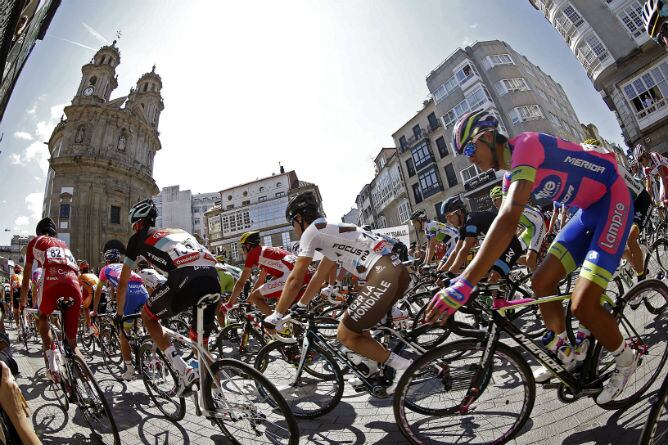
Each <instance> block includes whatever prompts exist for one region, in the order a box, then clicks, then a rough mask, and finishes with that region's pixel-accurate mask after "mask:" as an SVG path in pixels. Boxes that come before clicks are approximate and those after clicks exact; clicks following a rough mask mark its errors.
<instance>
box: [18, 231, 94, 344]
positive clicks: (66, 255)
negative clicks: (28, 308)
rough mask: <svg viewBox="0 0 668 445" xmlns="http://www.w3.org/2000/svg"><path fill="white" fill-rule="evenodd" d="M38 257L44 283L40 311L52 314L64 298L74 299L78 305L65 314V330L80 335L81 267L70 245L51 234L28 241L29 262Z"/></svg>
mask: <svg viewBox="0 0 668 445" xmlns="http://www.w3.org/2000/svg"><path fill="white" fill-rule="evenodd" d="M34 260H36V261H37V263H39V265H40V266H41V267H42V283H43V286H40V288H39V292H41V295H40V296H38V301H40V305H39V312H40V313H42V314H44V315H49V314H51V312H53V311H54V310H55V309H56V306H57V301H58V299H60V298H64V299H66V300H68V299H71V300H73V302H74V304H73V305H72V306H71V307H70V308H69V309H68V310H67V311H66V312H65V314H63V318H64V322H65V333H66V335H67V336H68V337H69V338H76V334H77V325H78V323H79V308H80V307H81V289H80V287H79V278H78V276H77V272H78V271H79V267H78V266H77V262H76V261H75V259H74V257H73V256H72V252H70V249H69V248H68V247H67V244H66V243H65V242H64V241H62V240H59V239H58V238H53V237H50V236H45V235H41V236H38V237H37V238H33V239H32V240H31V241H30V242H29V243H28V249H27V254H26V264H32V262H33V261H34Z"/></svg>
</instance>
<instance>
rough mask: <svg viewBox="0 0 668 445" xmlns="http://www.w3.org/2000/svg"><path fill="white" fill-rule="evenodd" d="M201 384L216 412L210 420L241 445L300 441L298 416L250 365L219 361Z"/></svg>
mask: <svg viewBox="0 0 668 445" xmlns="http://www.w3.org/2000/svg"><path fill="white" fill-rule="evenodd" d="M211 373H212V376H214V378H215V383H214V382H213V381H212V379H211V378H206V379H205V383H204V388H203V389H202V390H203V391H204V393H203V397H204V403H205V406H207V407H208V408H209V409H210V410H212V411H214V412H215V413H216V417H212V418H211V420H212V421H213V422H214V423H216V425H218V427H219V428H220V430H221V431H222V432H223V434H225V436H227V438H228V439H229V440H230V441H232V443H235V444H240V445H258V444H265V443H266V444H288V445H296V444H297V443H299V429H298V427H297V419H295V416H294V415H293V414H292V412H291V411H290V407H289V406H288V403H287V402H286V401H285V399H284V398H283V397H282V396H281V394H280V393H279V392H278V390H277V389H276V387H274V385H272V384H271V382H270V381H269V380H268V379H267V378H266V377H265V376H263V375H262V374H260V372H258V371H256V370H255V369H253V368H252V367H251V366H250V365H247V364H246V363H243V362H240V361H238V360H233V359H222V360H218V361H217V362H215V363H214V364H213V365H212V366H211Z"/></svg>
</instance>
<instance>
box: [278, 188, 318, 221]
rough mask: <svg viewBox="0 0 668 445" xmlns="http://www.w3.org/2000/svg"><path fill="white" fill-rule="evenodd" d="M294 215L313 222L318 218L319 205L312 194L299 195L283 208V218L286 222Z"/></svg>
mask: <svg viewBox="0 0 668 445" xmlns="http://www.w3.org/2000/svg"><path fill="white" fill-rule="evenodd" d="M296 215H301V217H302V218H306V220H309V221H314V220H316V219H318V218H320V217H321V216H322V215H321V214H320V203H319V202H318V200H317V199H316V197H315V195H314V194H313V193H312V192H305V193H301V194H299V195H297V196H295V197H294V198H292V199H291V200H290V202H289V203H288V206H287V207H286V208H285V218H286V219H287V220H288V222H290V223H291V222H292V219H293V218H294V217H295V216H296Z"/></svg>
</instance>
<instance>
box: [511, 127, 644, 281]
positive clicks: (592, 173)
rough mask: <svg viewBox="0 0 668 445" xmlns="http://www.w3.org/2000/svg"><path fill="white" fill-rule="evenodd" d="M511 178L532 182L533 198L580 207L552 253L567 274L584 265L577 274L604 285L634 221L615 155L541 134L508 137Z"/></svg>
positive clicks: (556, 241) (601, 149) (609, 276)
mask: <svg viewBox="0 0 668 445" xmlns="http://www.w3.org/2000/svg"><path fill="white" fill-rule="evenodd" d="M509 145H510V149H511V153H512V161H511V171H510V172H508V173H507V174H506V175H505V176H504V181H503V188H504V191H505V190H507V189H508V187H510V184H511V183H512V182H515V181H521V180H524V181H529V182H531V183H532V184H533V188H532V194H533V196H534V198H535V199H537V200H542V199H550V200H552V201H558V202H560V203H562V204H563V205H565V206H567V207H576V208H578V209H580V210H579V211H578V212H577V213H576V214H575V215H574V216H573V218H572V219H571V220H570V221H569V222H568V224H566V226H565V227H564V228H563V229H562V230H561V231H560V232H559V235H558V236H557V238H556V239H555V241H554V243H553V244H552V246H550V253H551V254H552V255H555V256H556V257H557V258H559V259H560V260H561V263H562V265H563V266H564V268H565V269H566V272H570V271H572V270H573V269H575V268H576V267H577V265H579V264H582V271H581V273H580V275H581V276H583V277H585V278H587V279H588V280H590V281H593V282H595V283H597V284H599V285H601V286H602V287H603V288H605V287H607V283H608V281H609V280H610V279H611V278H612V274H613V273H614V272H615V269H616V268H617V266H618V264H619V260H620V258H621V255H622V253H623V252H624V246H625V245H626V238H627V236H628V233H629V230H630V228H631V224H632V222H633V202H632V200H631V195H630V193H629V191H628V188H627V187H626V184H625V182H624V179H623V177H622V175H620V174H619V172H618V170H617V159H616V158H615V155H614V153H611V152H609V151H607V150H606V149H605V148H602V147H595V146H592V145H581V144H576V143H573V142H569V141H566V140H563V139H560V138H557V137H554V136H550V135H547V134H542V133H534V132H526V133H520V134H519V135H517V136H516V137H514V138H512V139H511V140H510V141H509Z"/></svg>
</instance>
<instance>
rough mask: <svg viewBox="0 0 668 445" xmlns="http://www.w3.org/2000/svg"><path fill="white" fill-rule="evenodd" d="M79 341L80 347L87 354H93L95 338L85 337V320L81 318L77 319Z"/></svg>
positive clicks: (91, 336)
mask: <svg viewBox="0 0 668 445" xmlns="http://www.w3.org/2000/svg"><path fill="white" fill-rule="evenodd" d="M78 337H79V338H80V339H81V346H82V349H83V350H84V351H86V353H88V354H94V353H95V337H94V336H93V335H86V319H85V317H81V318H80V319H79V336H78Z"/></svg>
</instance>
